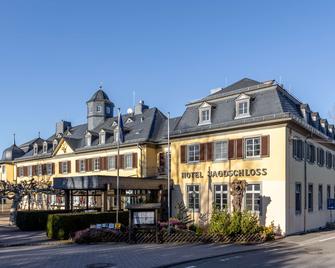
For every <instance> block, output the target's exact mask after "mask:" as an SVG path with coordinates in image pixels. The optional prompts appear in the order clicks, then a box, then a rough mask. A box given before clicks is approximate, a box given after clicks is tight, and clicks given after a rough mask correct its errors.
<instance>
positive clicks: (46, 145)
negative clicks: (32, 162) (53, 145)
mask: <svg viewBox="0 0 335 268" xmlns="http://www.w3.org/2000/svg"><path fill="white" fill-rule="evenodd" d="M47 152H48V143H47V142H44V143H43V153H44V154H46V153H47Z"/></svg>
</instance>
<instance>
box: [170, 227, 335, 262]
mask: <svg viewBox="0 0 335 268" xmlns="http://www.w3.org/2000/svg"><path fill="white" fill-rule="evenodd" d="M334 253H335V232H334V231H331V232H319V233H311V234H307V235H297V236H291V237H287V238H285V239H284V240H282V241H281V242H279V243H278V244H276V245H274V246H271V247H269V248H267V249H264V250H263V249H262V250H256V251H252V252H245V253H236V254H231V255H224V256H219V257H214V258H208V259H204V260H200V261H191V262H187V263H183V264H181V265H177V266H171V267H178V268H179V267H182V268H198V267H199V268H200V267H214V268H215V267H248V268H249V267H313V268H314V267H335V254H334Z"/></svg>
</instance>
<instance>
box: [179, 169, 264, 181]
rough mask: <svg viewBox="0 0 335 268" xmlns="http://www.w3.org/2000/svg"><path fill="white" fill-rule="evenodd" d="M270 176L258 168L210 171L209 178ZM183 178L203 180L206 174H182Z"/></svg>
mask: <svg viewBox="0 0 335 268" xmlns="http://www.w3.org/2000/svg"><path fill="white" fill-rule="evenodd" d="M267 174H268V169H267V168H256V169H235V170H219V171H215V170H208V172H207V177H210V178H223V177H254V176H266V175H267ZM181 177H182V178H183V179H202V178H204V174H203V173H202V171H196V172H182V173H181Z"/></svg>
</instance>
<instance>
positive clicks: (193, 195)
mask: <svg viewBox="0 0 335 268" xmlns="http://www.w3.org/2000/svg"><path fill="white" fill-rule="evenodd" d="M192 198H193V225H194V223H195V219H194V211H195V191H194V189H193V191H192Z"/></svg>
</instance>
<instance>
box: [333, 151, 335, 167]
mask: <svg viewBox="0 0 335 268" xmlns="http://www.w3.org/2000/svg"><path fill="white" fill-rule="evenodd" d="M333 169H334V170H335V154H333Z"/></svg>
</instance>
